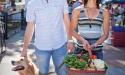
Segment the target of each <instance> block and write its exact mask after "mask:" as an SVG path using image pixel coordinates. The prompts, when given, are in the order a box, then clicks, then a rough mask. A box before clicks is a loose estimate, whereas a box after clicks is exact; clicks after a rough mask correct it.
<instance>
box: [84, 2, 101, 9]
mask: <svg viewBox="0 0 125 75" xmlns="http://www.w3.org/2000/svg"><path fill="white" fill-rule="evenodd" d="M96 1H97V2H96V7H97V8H98V9H99V4H100V3H101V0H96ZM82 2H83V4H84V6H86V5H87V3H88V0H82Z"/></svg>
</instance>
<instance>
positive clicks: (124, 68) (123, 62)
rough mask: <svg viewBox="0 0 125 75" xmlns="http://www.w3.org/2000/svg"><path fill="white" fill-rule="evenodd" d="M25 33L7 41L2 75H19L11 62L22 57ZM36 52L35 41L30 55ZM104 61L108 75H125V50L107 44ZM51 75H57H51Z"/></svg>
mask: <svg viewBox="0 0 125 75" xmlns="http://www.w3.org/2000/svg"><path fill="white" fill-rule="evenodd" d="M23 36H24V31H20V32H18V33H16V34H15V35H13V36H12V37H11V38H9V39H8V40H6V42H7V48H6V49H7V53H6V55H5V56H4V58H3V59H2V61H1V63H0V75H18V73H17V72H14V71H12V70H11V68H12V65H11V61H12V60H13V59H15V58H17V57H18V56H19V55H20V50H21V48H22V43H23ZM33 52H34V46H33V41H32V42H31V44H30V46H29V50H28V54H30V55H32V54H33ZM104 60H105V62H106V63H107V65H108V66H109V68H108V70H107V72H106V75H125V48H117V47H113V46H111V45H107V44H105V46H104ZM50 72H54V66H53V63H52V60H51V61H50ZM51 75H56V74H55V73H54V74H51Z"/></svg>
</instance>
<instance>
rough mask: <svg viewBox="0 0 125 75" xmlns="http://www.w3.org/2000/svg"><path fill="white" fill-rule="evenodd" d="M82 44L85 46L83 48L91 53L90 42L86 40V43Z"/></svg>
mask: <svg viewBox="0 0 125 75" xmlns="http://www.w3.org/2000/svg"><path fill="white" fill-rule="evenodd" d="M82 44H83V48H84V49H85V50H87V51H90V50H91V45H90V44H89V42H88V41H87V40H84V41H83V42H82Z"/></svg>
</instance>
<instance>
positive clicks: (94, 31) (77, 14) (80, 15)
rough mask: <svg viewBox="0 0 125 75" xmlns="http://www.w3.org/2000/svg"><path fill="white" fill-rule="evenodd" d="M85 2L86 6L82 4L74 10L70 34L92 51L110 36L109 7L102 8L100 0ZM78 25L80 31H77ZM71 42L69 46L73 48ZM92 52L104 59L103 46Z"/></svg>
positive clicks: (87, 0)
mask: <svg viewBox="0 0 125 75" xmlns="http://www.w3.org/2000/svg"><path fill="white" fill-rule="evenodd" d="M83 2H84V3H83V4H84V6H83V5H81V6H80V7H78V8H76V9H74V10H73V12H72V18H71V27H70V35H72V36H74V37H75V38H76V39H77V40H78V41H79V42H81V44H82V46H83V48H84V49H85V50H87V51H90V50H93V48H95V47H97V46H98V45H101V44H102V43H103V42H104V41H105V40H106V39H107V38H108V35H109V20H110V17H109V11H108V9H100V7H99V4H100V2H101V1H100V0H84V1H83ZM77 25H78V26H77ZM77 27H78V31H79V32H78V33H77V32H76V31H75V30H76V28H77ZM70 38H71V37H70ZM71 42H72V41H71V40H69V45H70V46H69V48H71ZM92 53H93V54H95V55H96V56H97V58H98V59H103V53H102V48H100V49H99V50H96V51H94V50H93V51H92Z"/></svg>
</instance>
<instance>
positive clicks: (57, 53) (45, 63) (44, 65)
mask: <svg viewBox="0 0 125 75" xmlns="http://www.w3.org/2000/svg"><path fill="white" fill-rule="evenodd" d="M66 53H67V49H66V44H65V45H63V46H62V47H61V48H58V49H55V50H51V51H45V50H39V49H37V48H36V51H35V55H36V57H37V59H36V65H37V66H38V68H39V71H40V73H41V74H42V75H48V71H49V63H50V57H51V56H52V59H53V63H54V66H55V71H56V73H57V75H67V72H66V67H65V65H63V66H62V67H61V68H60V69H59V66H60V64H62V62H63V59H64V56H66Z"/></svg>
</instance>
